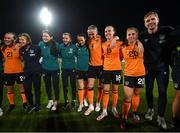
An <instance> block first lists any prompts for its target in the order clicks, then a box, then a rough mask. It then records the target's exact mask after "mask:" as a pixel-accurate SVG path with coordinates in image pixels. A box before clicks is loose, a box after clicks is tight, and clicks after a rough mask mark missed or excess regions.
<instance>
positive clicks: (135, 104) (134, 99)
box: [132, 95, 140, 112]
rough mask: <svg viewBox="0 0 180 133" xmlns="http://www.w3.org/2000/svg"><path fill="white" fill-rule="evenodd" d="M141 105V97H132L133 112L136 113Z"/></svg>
mask: <svg viewBox="0 0 180 133" xmlns="http://www.w3.org/2000/svg"><path fill="white" fill-rule="evenodd" d="M139 103H140V97H139V95H134V96H133V97H132V112H136V110H137V108H138V106H139Z"/></svg>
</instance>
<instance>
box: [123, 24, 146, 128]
mask: <svg viewBox="0 0 180 133" xmlns="http://www.w3.org/2000/svg"><path fill="white" fill-rule="evenodd" d="M138 33H139V32H138V29H137V28H135V27H130V28H128V29H127V32H126V39H127V42H125V43H124V44H123V45H122V49H121V52H122V56H123V59H124V60H125V68H124V95H125V98H124V101H123V105H122V121H121V124H120V127H121V128H122V129H125V128H126V121H127V117H128V113H129V110H130V107H132V112H133V119H134V120H135V121H139V120H140V116H139V115H138V114H137V112H136V111H137V108H138V106H139V103H140V96H139V94H140V91H141V88H143V87H144V80H145V78H144V76H145V67H144V64H143V52H144V49H143V45H142V43H141V42H140V41H138Z"/></svg>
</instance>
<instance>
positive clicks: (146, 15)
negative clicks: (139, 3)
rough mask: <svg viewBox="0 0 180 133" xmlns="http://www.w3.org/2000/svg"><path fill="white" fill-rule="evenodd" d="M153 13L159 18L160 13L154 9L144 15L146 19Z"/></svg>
mask: <svg viewBox="0 0 180 133" xmlns="http://www.w3.org/2000/svg"><path fill="white" fill-rule="evenodd" d="M152 14H154V15H155V16H156V17H157V18H158V19H159V16H158V14H157V13H156V12H153V11H150V12H148V13H146V14H145V15H144V19H146V18H147V17H148V16H150V15H152Z"/></svg>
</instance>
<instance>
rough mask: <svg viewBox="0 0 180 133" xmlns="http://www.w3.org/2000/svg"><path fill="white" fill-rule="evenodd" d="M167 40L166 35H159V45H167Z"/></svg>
mask: <svg viewBox="0 0 180 133" xmlns="http://www.w3.org/2000/svg"><path fill="white" fill-rule="evenodd" d="M165 38H166V36H165V35H164V34H160V35H159V43H160V44H161V43H165V42H166V40H165Z"/></svg>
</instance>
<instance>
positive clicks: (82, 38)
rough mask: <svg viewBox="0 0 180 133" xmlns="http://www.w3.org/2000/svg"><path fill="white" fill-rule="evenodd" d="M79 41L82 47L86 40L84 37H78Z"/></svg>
mask: <svg viewBox="0 0 180 133" xmlns="http://www.w3.org/2000/svg"><path fill="white" fill-rule="evenodd" d="M77 41H78V44H80V45H81V46H82V45H84V44H85V42H86V39H85V37H84V36H77Z"/></svg>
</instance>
